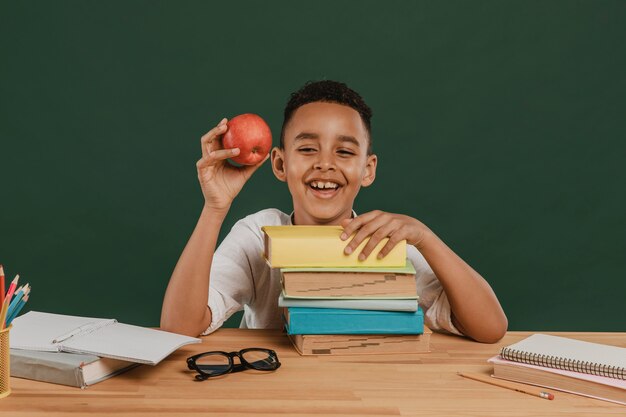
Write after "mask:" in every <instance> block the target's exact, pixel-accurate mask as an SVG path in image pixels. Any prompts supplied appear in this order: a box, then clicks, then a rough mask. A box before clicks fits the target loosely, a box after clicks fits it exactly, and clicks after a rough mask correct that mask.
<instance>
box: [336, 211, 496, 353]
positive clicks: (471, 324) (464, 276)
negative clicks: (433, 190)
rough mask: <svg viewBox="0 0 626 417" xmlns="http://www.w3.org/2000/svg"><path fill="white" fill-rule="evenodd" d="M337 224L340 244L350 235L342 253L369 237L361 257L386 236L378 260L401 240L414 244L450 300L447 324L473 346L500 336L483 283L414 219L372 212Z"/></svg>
mask: <svg viewBox="0 0 626 417" xmlns="http://www.w3.org/2000/svg"><path fill="white" fill-rule="evenodd" d="M342 226H343V227H344V233H345V235H342V239H344V240H345V239H347V238H348V237H349V236H350V235H351V234H352V233H354V232H356V234H355V236H354V238H353V239H352V240H351V241H350V243H349V244H348V245H347V246H346V253H351V252H352V251H354V249H355V248H356V247H357V246H358V245H359V244H360V243H361V242H362V241H363V240H364V239H365V238H366V237H368V236H370V241H369V242H368V243H367V244H366V245H365V246H364V248H363V250H362V252H361V255H360V257H361V258H362V259H365V258H366V257H367V256H369V255H370V253H371V252H372V251H373V250H374V248H375V247H376V245H377V244H378V243H379V242H380V241H381V240H382V239H384V238H387V237H388V238H389V241H388V242H387V244H386V245H385V246H384V247H383V248H382V249H381V251H380V253H379V255H378V256H379V257H382V256H385V255H387V254H388V253H389V251H391V249H392V248H393V247H394V246H395V245H396V244H397V243H398V242H400V241H402V240H406V241H407V243H409V244H411V245H413V246H415V247H416V248H417V249H418V250H419V251H420V252H421V254H422V255H423V256H424V258H425V259H426V261H427V262H428V264H429V265H430V267H431V268H432V270H433V272H434V273H435V275H436V276H437V278H438V279H439V282H441V285H442V286H443V289H444V291H445V292H446V295H447V297H448V300H449V302H450V307H451V309H452V321H453V324H454V325H455V326H456V327H457V328H458V329H459V330H460V331H461V332H462V333H463V334H465V335H467V336H469V337H471V338H472V339H474V340H477V341H479V342H485V343H494V342H497V341H498V340H500V339H501V338H502V337H503V336H504V334H505V333H506V329H507V325H508V322H507V319H506V316H505V314H504V311H503V310H502V307H501V306H500V303H499V302H498V299H497V297H496V295H495V294H494V292H493V290H492V289H491V287H490V286H489V284H488V283H487V281H485V279H484V278H483V277H482V276H480V274H479V273H478V272H476V271H475V270H474V269H473V268H472V267H470V266H469V265H468V264H467V263H465V262H464V261H463V260H462V259H461V258H460V257H459V256H458V255H457V254H456V253H454V252H453V251H452V250H451V249H450V248H449V247H448V246H447V245H446V244H445V243H444V242H443V241H442V240H441V239H439V238H438V237H437V236H436V235H435V234H434V233H433V232H432V231H431V230H430V229H428V228H427V227H426V226H425V225H424V224H423V223H421V222H420V221H418V220H416V219H414V218H412V217H410V216H405V215H401V214H393V213H385V212H382V211H378V210H376V211H372V212H369V213H365V214H363V215H361V216H357V217H355V218H354V219H346V220H343V222H342Z"/></svg>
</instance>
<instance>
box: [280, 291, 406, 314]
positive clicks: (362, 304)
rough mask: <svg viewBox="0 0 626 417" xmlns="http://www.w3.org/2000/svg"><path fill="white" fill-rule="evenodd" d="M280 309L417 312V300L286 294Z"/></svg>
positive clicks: (282, 296) (282, 297)
mask: <svg viewBox="0 0 626 417" xmlns="http://www.w3.org/2000/svg"><path fill="white" fill-rule="evenodd" d="M278 306H279V307H309V308H341V309H348V310H381V311H417V307H418V301H417V300H416V299H385V298H380V299H378V298H374V299H343V298H330V299H329V298H311V299H310V298H291V297H287V296H286V295H285V294H284V293H283V294H280V295H279V296H278Z"/></svg>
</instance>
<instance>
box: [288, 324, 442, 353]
mask: <svg viewBox="0 0 626 417" xmlns="http://www.w3.org/2000/svg"><path fill="white" fill-rule="evenodd" d="M431 333H432V332H431V331H430V329H428V328H427V327H424V333H423V334H403V335H395V334H387V335H382V334H369V335H367V334H366V335H346V334H336V335H335V334H329V335H306V334H304V335H303V334H296V335H289V339H290V340H291V343H293V346H294V347H295V348H296V350H297V351H298V353H300V354H301V355H376V354H384V353H386V354H390V353H394V354H407V353H425V352H429V351H430V335H431Z"/></svg>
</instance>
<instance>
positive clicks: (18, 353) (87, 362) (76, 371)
mask: <svg viewBox="0 0 626 417" xmlns="http://www.w3.org/2000/svg"><path fill="white" fill-rule="evenodd" d="M136 366H139V364H138V363H134V362H128V361H122V360H118V359H110V358H100V357H98V356H94V355H83V354H78V353H64V352H39V351H36V350H19V349H11V376H12V377H16V378H26V379H33V380H36V381H43V382H51V383H54V384H62V385H69V386H72V387H79V388H85V387H87V386H89V385H93V384H96V383H98V382H100V381H104V380H105V379H108V378H111V377H112V376H115V375H118V374H120V373H122V372H125V371H127V370H129V369H132V368H135V367H136Z"/></svg>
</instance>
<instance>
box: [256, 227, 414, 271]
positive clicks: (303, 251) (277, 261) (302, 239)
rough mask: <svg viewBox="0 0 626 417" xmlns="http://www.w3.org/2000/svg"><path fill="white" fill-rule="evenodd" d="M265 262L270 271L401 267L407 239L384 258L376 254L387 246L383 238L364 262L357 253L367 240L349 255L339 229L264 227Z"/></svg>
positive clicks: (346, 242) (404, 259) (346, 243)
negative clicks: (309, 268)
mask: <svg viewBox="0 0 626 417" xmlns="http://www.w3.org/2000/svg"><path fill="white" fill-rule="evenodd" d="M261 230H263V232H264V239H265V253H264V256H265V259H267V261H268V263H269V264H270V266H271V267H272V268H287V267H298V268H299V267H335V266H339V267H353V266H367V267H382V266H391V267H404V266H405V265H406V240H403V241H401V242H399V243H398V244H397V245H396V246H395V247H394V248H393V249H392V250H391V252H389V253H388V254H387V255H386V256H385V257H384V258H382V259H378V258H377V256H376V255H377V254H378V252H380V250H381V249H382V248H383V246H384V245H385V244H386V243H387V241H388V239H383V240H382V241H380V242H379V243H378V245H376V247H375V248H374V250H373V251H372V253H371V254H370V255H369V256H368V257H367V259H365V260H364V261H360V260H359V258H358V257H359V254H360V253H361V250H362V249H363V247H365V245H366V244H367V242H368V241H369V239H365V240H364V241H363V242H361V244H360V245H359V246H358V247H357V248H356V249H355V250H354V252H352V253H351V254H349V255H346V254H345V253H344V249H345V247H346V246H348V244H349V242H350V238H348V239H347V240H341V238H340V236H341V234H342V233H343V228H342V227H341V226H263V227H262V228H261Z"/></svg>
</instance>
